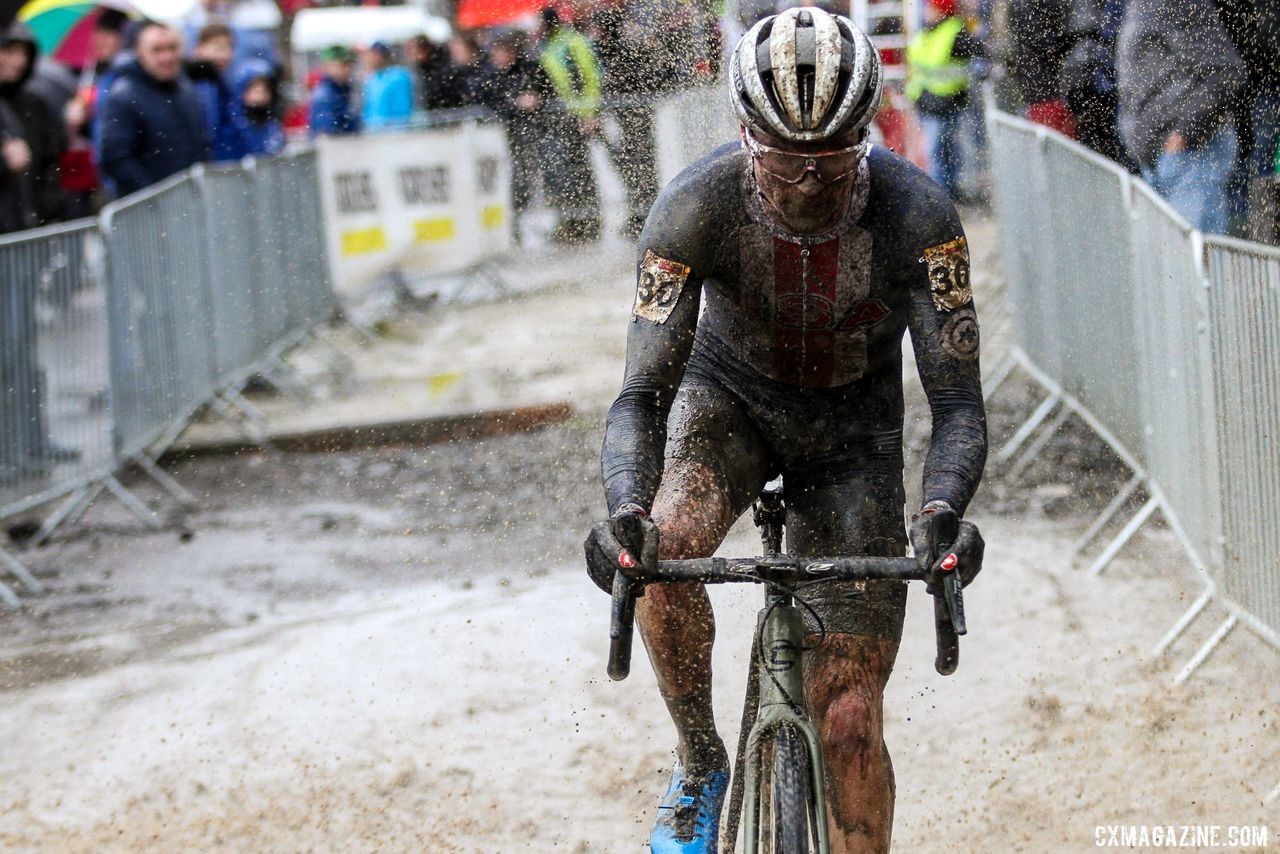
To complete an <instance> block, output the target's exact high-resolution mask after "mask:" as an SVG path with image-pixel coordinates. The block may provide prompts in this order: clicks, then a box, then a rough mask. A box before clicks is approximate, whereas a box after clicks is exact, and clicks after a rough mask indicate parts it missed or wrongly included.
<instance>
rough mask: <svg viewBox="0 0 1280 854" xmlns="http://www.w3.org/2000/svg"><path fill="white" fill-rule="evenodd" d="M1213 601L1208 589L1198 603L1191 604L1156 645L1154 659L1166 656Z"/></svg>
mask: <svg viewBox="0 0 1280 854" xmlns="http://www.w3.org/2000/svg"><path fill="white" fill-rule="evenodd" d="M1212 601H1213V590H1211V589H1210V588H1208V587H1206V588H1205V589H1204V592H1203V593H1201V594H1200V595H1199V596H1198V597H1197V598H1196V601H1194V602H1192V603H1191V607H1190V608H1188V609H1187V610H1186V611H1185V612H1184V613H1183V615H1182V616H1181V617H1179V618H1178V622H1176V623H1174V624H1173V627H1172V628H1171V629H1169V631H1167V632H1165V635H1164V637H1162V638H1160V643H1158V644H1156V648H1155V649H1153V650H1152V651H1151V655H1152V657H1153V658H1159V657H1160V656H1162V655H1164V654H1165V652H1166V651H1167V650H1168V649H1169V647H1171V646H1173V642H1174V641H1176V640H1177V639H1178V637H1179V636H1180V635H1181V634H1182V633H1183V632H1185V631H1186V630H1187V627H1188V626H1190V625H1191V624H1192V623H1193V622H1195V619H1196V617H1198V616H1200V612H1201V611H1203V610H1204V609H1205V606H1206V605H1208V604H1209V603H1210V602H1212Z"/></svg>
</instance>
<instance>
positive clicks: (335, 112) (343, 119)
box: [307, 44, 360, 136]
mask: <svg viewBox="0 0 1280 854" xmlns="http://www.w3.org/2000/svg"><path fill="white" fill-rule="evenodd" d="M320 60H321V61H322V62H323V63H324V65H323V67H322V69H321V75H320V79H319V80H318V81H316V85H315V88H313V89H312V90H311V108H310V115H309V116H308V120H307V124H308V125H309V126H310V128H311V135H312V136H327V135H336V134H349V133H359V132H360V113H359V112H357V111H356V108H355V106H354V105H353V104H352V103H351V79H352V76H353V69H354V66H355V61H356V55H355V53H354V52H352V50H351V48H349V47H346V46H345V45H340V44H335V45H332V46H330V47H327V48H325V49H324V50H323V51H321V53H320Z"/></svg>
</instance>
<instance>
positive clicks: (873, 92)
mask: <svg viewBox="0 0 1280 854" xmlns="http://www.w3.org/2000/svg"><path fill="white" fill-rule="evenodd" d="M728 76H729V80H730V85H731V87H732V96H733V100H734V104H735V106H736V109H737V114H738V118H739V120H740V122H741V124H742V131H741V133H742V140H741V143H740V144H738V145H733V146H726V147H724V148H721V149H719V150H718V151H716V152H714V153H713V154H712V155H710V156H709V157H707V158H705V159H703V160H701V161H699V162H698V163H696V164H694V165H693V166H691V167H690V168H689V169H687V170H685V171H684V172H683V173H682V174H681V175H680V176H679V177H677V178H676V179H675V180H674V181H672V182H671V184H670V185H669V186H668V187H667V188H666V189H665V190H664V192H663V193H662V195H661V197H660V198H659V199H658V201H657V202H656V203H655V204H654V207H653V210H652V211H651V212H650V214H649V217H648V221H647V222H646V224H645V227H644V231H643V233H642V235H641V237H640V241H639V246H638V273H637V291H636V300H635V304H634V309H633V316H632V318H631V324H630V330H629V333H628V340H627V368H626V377H625V381H624V386H623V389H622V392H621V394H620V395H619V396H618V398H617V400H616V401H615V403H614V404H613V407H612V409H611V410H610V412H609V418H608V426H607V429H606V434H605V440H604V450H603V454H602V470H603V478H604V487H605V493H606V497H607V501H608V506H609V512H610V519H609V520H608V521H606V522H602V523H601V524H599V525H597V526H596V527H595V528H594V529H593V530H592V532H591V535H590V536H589V538H588V540H587V556H588V565H589V568H590V570H591V574H592V578H593V579H594V580H595V581H596V582H597V583H598V584H600V585H601V586H602V587H603V588H604V589H606V590H608V589H609V585H610V583H611V581H612V578H613V574H614V571H615V570H616V569H617V567H618V566H619V562H620V561H621V562H623V563H625V562H627V561H631V560H642V561H652V560H655V559H657V558H658V557H661V558H662V559H676V558H690V557H703V556H707V555H710V554H712V553H713V552H714V551H715V549H716V548H717V547H718V546H719V544H720V542H721V540H722V539H723V538H724V536H725V535H726V534H727V533H728V531H729V528H730V527H731V526H732V524H733V523H734V521H735V520H736V519H737V518H738V517H739V516H740V515H741V514H742V513H743V512H744V511H745V510H746V509H747V508H748V507H749V506H750V504H751V502H752V500H753V499H754V498H755V497H756V496H757V495H758V494H759V493H760V490H761V487H762V486H763V485H764V484H765V483H766V482H767V481H768V480H769V479H771V478H772V477H773V476H775V475H777V474H782V475H784V477H785V483H786V489H787V505H788V523H789V536H790V542H789V546H790V548H791V550H792V551H794V552H796V553H799V554H811V555H831V554H843V555H882V556H895V555H898V556H900V555H902V554H904V553H905V547H906V542H907V536H905V535H904V527H905V526H904V523H903V507H904V503H905V497H904V489H903V483H902V469H903V457H902V426H903V401H902V350H901V347H902V336H903V334H904V332H906V331H907V330H910V333H911V339H912V344H913V347H914V350H915V356H916V363H917V368H918V371H919V374H920V379H921V381H922V383H923V385H924V389H925V392H926V394H927V396H928V399H929V405H930V409H931V412H932V417H933V434H932V441H931V443H930V447H929V453H928V456H927V458H926V463H925V470H924V499H925V502H924V506H923V507H922V508H921V511H920V513H918V514H916V516H915V517H914V518H913V524H912V526H911V531H910V539H911V542H912V545H913V547H914V548H915V550H916V554H927V553H928V546H929V544H928V543H927V542H926V541H925V540H926V538H927V534H926V531H927V529H928V527H927V525H925V524H923V523H922V521H921V520H922V519H923V518H924V516H926V515H927V514H928V513H930V512H932V511H934V510H937V509H938V508H942V507H951V508H954V509H955V510H956V511H957V512H959V513H961V514H963V512H964V510H965V508H966V507H967V506H968V504H969V500H970V499H971V498H972V496H973V493H974V490H975V489H976V488H977V486H978V481H979V479H980V477H981V473H982V468H983V464H984V462H985V459H986V448H987V440H986V419H985V412H984V409H983V404H982V395H981V388H980V379H979V372H978V321H977V315H976V313H975V310H974V306H973V301H972V296H971V292H970V285H969V254H968V248H967V245H966V242H965V237H964V232H963V230H962V228H961V226H960V221H959V218H958V217H957V215H956V212H955V208H954V206H953V205H952V203H951V201H950V198H949V197H948V196H947V194H946V193H945V191H943V190H942V189H941V188H940V187H938V186H937V185H936V184H934V183H933V182H932V181H930V180H929V179H928V178H927V177H926V176H925V175H924V174H923V173H922V172H920V171H919V170H917V169H916V168H915V167H914V166H912V165H911V164H909V163H908V162H906V161H905V160H903V159H902V158H900V157H898V156H896V155H894V154H893V153H892V152H889V151H886V150H884V149H882V148H878V147H874V146H871V145H869V144H868V143H867V141H866V138H867V131H866V128H867V125H868V124H869V123H870V121H871V119H872V118H873V117H874V115H875V112H876V109H877V108H878V106H879V102H880V95H881V86H882V79H881V70H880V61H879V57H878V55H877V53H876V50H875V48H874V47H873V46H872V45H871V42H870V40H869V39H868V38H867V37H866V36H865V35H864V34H863V33H862V32H860V31H859V30H858V29H857V28H856V27H855V26H854V25H853V24H852V23H851V22H850V21H849V20H848V19H846V18H843V17H841V16H836V15H829V14H827V13H825V12H823V11H821V10H819V9H816V8H798V9H791V10H788V11H786V12H783V13H782V14H779V15H776V16H771V17H768V18H765V19H763V20H762V21H760V22H759V23H757V24H756V25H755V26H754V27H752V29H751V30H750V31H749V32H748V33H747V34H746V35H744V36H743V38H742V39H741V41H740V42H739V43H738V45H737V47H736V48H735V50H734V53H733V56H732V59H731V61H730V63H729V69H728ZM700 310H701V316H699V315H700ZM622 520H625V521H626V524H623V521H622ZM637 520H639V526H640V527H641V529H642V530H643V531H644V532H645V535H644V542H643V543H642V544H641V545H639V546H638V547H634V546H633V550H634V551H639V552H640V553H639V554H636V555H634V556H632V555H630V554H627V553H626V552H624V550H623V549H622V546H621V545H620V543H619V535H620V533H621V531H622V529H623V528H624V527H625V528H627V529H629V530H633V529H634V528H636V526H637ZM982 548H983V545H982V538H981V536H980V535H979V534H978V532H977V529H976V528H975V527H974V526H973V525H972V524H970V523H968V522H964V523H962V525H961V533H960V536H959V539H958V540H957V541H956V543H955V545H954V546H953V547H952V549H951V551H952V552H954V553H955V554H956V557H957V561H958V565H959V571H960V573H961V577H962V580H963V581H964V582H965V583H968V582H969V581H971V580H972V578H973V576H974V575H976V574H977V572H978V570H979V569H980V568H981V563H982ZM805 598H806V599H807V600H808V601H809V603H810V604H811V605H812V606H813V608H814V610H815V612H816V615H817V618H818V619H812V618H810V624H809V625H808V626H807V632H808V634H809V635H810V637H809V640H810V641H811V642H816V641H817V640H818V639H819V637H822V636H825V641H824V642H823V643H822V644H821V645H820V646H818V647H817V648H816V649H814V650H813V651H812V652H811V653H810V654H809V655H808V656H807V658H806V672H805V680H806V694H807V696H808V702H809V708H810V712H811V713H812V714H813V715H814V717H815V719H816V723H817V726H818V730H819V732H820V734H821V737H822V740H823V749H824V753H825V756H826V759H827V768H828V775H829V780H828V790H829V792H828V803H829V804H830V805H831V811H830V820H831V823H832V827H831V831H832V832H831V837H832V840H833V843H832V844H833V851H836V852H853V851H887V850H888V847H889V836H890V830H891V826H892V817H893V792H894V784H893V771H892V768H891V765H890V761H889V756H888V752H887V750H886V748H885V745H884V741H883V738H882V711H881V705H882V702H881V698H882V692H883V690H884V686H885V683H886V681H887V680H888V678H889V673H890V671H891V670H892V667H893V663H894V658H895V656H896V654H897V649H898V642H899V639H900V637H901V632H902V622H903V613H904V607H905V601H906V589H905V584H903V583H901V582H865V583H847V584H846V583H831V584H825V585H819V586H817V587H815V588H813V589H812V591H811V592H809V593H807V594H806V597H805ZM636 616H637V619H638V621H639V624H640V629H641V634H642V636H643V638H644V641H645V646H646V647H647V649H648V651H649V656H650V659H651V661H652V663H653V667H654V671H655V673H656V674H657V678H658V684H659V687H660V689H661V691H662V695H663V699H664V700H665V701H666V705H667V708H668V710H669V712H670V714H671V717H672V720H673V721H674V723H675V726H676V731H677V734H678V737H679V741H678V746H677V756H678V760H679V761H678V764H677V766H676V769H675V771H674V772H673V775H672V781H671V786H670V789H669V791H668V792H667V795H666V796H665V797H664V799H663V800H662V802H661V805H660V806H659V809H658V818H657V822H656V824H655V827H654V830H653V834H652V837H651V846H652V850H653V851H654V852H660V853H661V852H698V853H699V854H701V852H708V851H715V848H716V833H717V825H718V821H719V813H720V806H721V803H722V802H723V798H724V793H725V789H726V787H727V782H728V773H727V770H728V761H727V755H726V751H725V747H724V742H723V741H722V739H721V738H720V736H719V735H718V733H717V731H716V727H715V721H714V718H713V715H712V710H711V658H710V654H711V645H712V641H713V638H714V634H715V628H714V618H713V615H712V612H711V607H710V604H709V601H708V599H707V595H706V592H705V591H704V590H703V589H702V587H701V586H700V585H661V586H654V587H652V588H649V589H648V590H647V591H646V593H645V594H644V596H643V597H642V598H641V599H640V601H639V602H638V603H637V610H636ZM819 622H820V624H819Z"/></svg>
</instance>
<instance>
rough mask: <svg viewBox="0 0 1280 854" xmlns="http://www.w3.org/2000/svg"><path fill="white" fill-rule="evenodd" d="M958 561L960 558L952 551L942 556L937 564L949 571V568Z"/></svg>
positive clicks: (953, 567)
mask: <svg viewBox="0 0 1280 854" xmlns="http://www.w3.org/2000/svg"><path fill="white" fill-rule="evenodd" d="M959 562H960V559H959V558H957V557H956V556H955V553H954V552H953V553H951V554H949V555H947V556H946V557H944V558H943V559H942V563H941V564H939V566H941V567H942V568H943V569H944V570H946V571H947V572H950V571H951V570H953V569H955V568H956V564H958V563H959Z"/></svg>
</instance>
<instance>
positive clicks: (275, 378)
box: [258, 358, 315, 403]
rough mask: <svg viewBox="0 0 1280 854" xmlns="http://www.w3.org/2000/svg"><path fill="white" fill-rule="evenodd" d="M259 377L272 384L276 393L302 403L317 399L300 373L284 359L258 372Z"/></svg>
mask: <svg viewBox="0 0 1280 854" xmlns="http://www.w3.org/2000/svg"><path fill="white" fill-rule="evenodd" d="M258 376H260V377H262V378H263V379H264V380H266V381H267V382H268V383H270V384H271V385H272V386H273V387H274V388H275V390H276V391H278V392H280V393H281V394H283V395H285V396H286V397H291V398H293V399H294V400H296V401H298V402H300V403H305V402H307V401H309V400H314V399H315V395H313V394H312V393H311V392H310V391H308V390H307V388H306V384H305V383H304V382H303V380H302V378H301V376H300V375H299V374H298V372H297V371H296V370H295V369H294V368H293V366H292V365H290V364H289V363H288V362H286V361H284V359H282V358H277V359H276V360H275V361H274V362H273V363H272V364H270V365H268V366H267V367H265V368H263V369H262V370H261V371H259V372H258Z"/></svg>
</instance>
